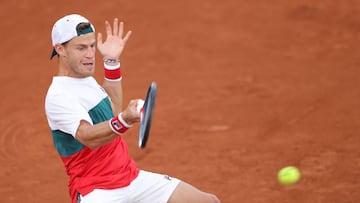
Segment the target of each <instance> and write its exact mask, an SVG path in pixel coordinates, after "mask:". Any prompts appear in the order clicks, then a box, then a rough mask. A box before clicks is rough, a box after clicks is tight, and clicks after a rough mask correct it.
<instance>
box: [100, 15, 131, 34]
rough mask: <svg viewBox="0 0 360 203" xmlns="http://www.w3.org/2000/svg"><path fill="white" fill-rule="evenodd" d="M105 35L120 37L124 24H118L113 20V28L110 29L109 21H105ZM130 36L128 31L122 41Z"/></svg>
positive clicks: (116, 19) (117, 20) (117, 21)
mask: <svg viewBox="0 0 360 203" xmlns="http://www.w3.org/2000/svg"><path fill="white" fill-rule="evenodd" d="M105 29H106V34H107V35H108V36H112V35H114V36H119V37H122V36H123V34H124V22H122V21H121V22H119V19H118V18H114V22H113V27H112V28H111V26H110V23H109V21H105ZM130 35H131V31H128V32H127V33H126V35H125V38H124V39H128V38H129V37H130Z"/></svg>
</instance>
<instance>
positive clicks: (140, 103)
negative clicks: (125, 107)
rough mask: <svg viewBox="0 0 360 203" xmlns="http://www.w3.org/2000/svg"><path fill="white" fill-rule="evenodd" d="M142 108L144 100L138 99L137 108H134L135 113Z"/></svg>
mask: <svg viewBox="0 0 360 203" xmlns="http://www.w3.org/2000/svg"><path fill="white" fill-rule="evenodd" d="M143 107H144V100H142V99H138V100H137V106H136V111H137V112H139V113H140V112H141V109H142V108H143Z"/></svg>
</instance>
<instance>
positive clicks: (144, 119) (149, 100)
mask: <svg viewBox="0 0 360 203" xmlns="http://www.w3.org/2000/svg"><path fill="white" fill-rule="evenodd" d="M156 91H157V85H156V83H155V82H152V83H151V84H150V86H149V88H148V91H147V94H146V97H145V101H143V100H138V108H137V110H138V111H139V112H140V130H139V148H141V149H143V148H145V147H146V143H147V141H148V138H149V134H150V128H151V121H152V117H153V112H154V108H155V101H156Z"/></svg>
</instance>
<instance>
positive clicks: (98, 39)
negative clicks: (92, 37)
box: [97, 32, 103, 46]
mask: <svg viewBox="0 0 360 203" xmlns="http://www.w3.org/2000/svg"><path fill="white" fill-rule="evenodd" d="M102 42H103V40H102V34H101V33H100V32H99V33H98V35H97V44H98V46H99V45H100V44H102Z"/></svg>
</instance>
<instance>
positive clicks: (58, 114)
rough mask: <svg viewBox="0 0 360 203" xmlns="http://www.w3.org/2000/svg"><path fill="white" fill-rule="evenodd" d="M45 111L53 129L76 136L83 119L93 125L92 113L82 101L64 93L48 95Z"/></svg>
mask: <svg viewBox="0 0 360 203" xmlns="http://www.w3.org/2000/svg"><path fill="white" fill-rule="evenodd" d="M45 111H46V116H47V120H48V123H49V126H50V128H51V130H60V131H62V132H65V133H68V134H71V135H72V136H74V137H75V135H76V131H77V129H78V127H79V124H80V121H81V120H85V121H88V122H89V123H90V124H91V125H93V122H92V120H91V118H90V115H89V114H88V112H87V111H86V109H85V108H84V107H83V106H81V104H80V102H79V101H78V100H77V99H75V98H73V97H72V96H70V95H67V94H64V93H57V94H52V95H47V97H46V100H45Z"/></svg>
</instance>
